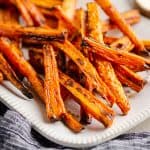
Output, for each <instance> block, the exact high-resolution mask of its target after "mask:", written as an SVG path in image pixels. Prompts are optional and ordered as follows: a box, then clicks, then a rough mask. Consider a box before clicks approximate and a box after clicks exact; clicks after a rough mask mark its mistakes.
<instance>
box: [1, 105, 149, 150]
mask: <svg viewBox="0 0 150 150" xmlns="http://www.w3.org/2000/svg"><path fill="white" fill-rule="evenodd" d="M39 149H41V150H46V149H47V150H61V149H65V150H71V148H67V147H63V146H61V145H57V144H55V143H53V142H50V141H48V140H47V139H45V138H44V137H42V136H41V135H40V134H38V133H37V132H36V131H34V130H33V129H32V128H31V126H30V123H29V122H28V121H27V120H26V119H25V118H24V117H22V116H21V115H20V114H19V113H17V112H15V111H11V110H8V109H7V108H6V107H5V106H4V105H3V104H1V103H0V150H39ZM90 149H91V150H150V133H145V132H144V133H131V134H124V135H121V136H119V137H117V138H115V139H113V140H111V141H108V142H105V143H103V144H100V145H98V146H96V147H93V148H90Z"/></svg>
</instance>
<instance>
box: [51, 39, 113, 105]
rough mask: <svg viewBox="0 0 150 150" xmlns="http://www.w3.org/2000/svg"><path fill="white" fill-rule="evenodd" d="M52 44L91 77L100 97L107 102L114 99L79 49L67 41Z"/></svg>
mask: <svg viewBox="0 0 150 150" xmlns="http://www.w3.org/2000/svg"><path fill="white" fill-rule="evenodd" d="M52 45H53V46H54V47H57V48H59V49H60V50H62V51H63V52H64V53H65V54H66V55H67V56H69V57H70V58H71V59H72V60H73V61H74V62H75V63H76V65H77V66H78V67H79V68H80V70H81V71H82V72H83V73H84V74H85V75H86V77H87V78H89V79H91V83H93V84H94V85H95V86H96V89H97V91H98V92H99V93H100V94H101V95H102V97H104V98H105V99H106V100H107V101H108V102H113V101H114V96H113V95H112V93H111V91H110V90H109V88H108V87H107V86H106V84H105V83H104V82H103V80H102V79H101V78H100V77H99V75H98V73H97V71H96V69H95V68H94V66H93V65H92V64H91V63H90V61H89V60H88V59H87V58H86V57H84V56H83V55H82V53H81V52H80V51H79V50H77V49H76V48H75V47H74V46H73V45H72V44H71V43H70V42H69V41H65V42H64V43H63V44H61V43H58V42H52Z"/></svg>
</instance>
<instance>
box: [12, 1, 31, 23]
mask: <svg viewBox="0 0 150 150" xmlns="http://www.w3.org/2000/svg"><path fill="white" fill-rule="evenodd" d="M13 3H14V4H15V6H16V7H17V8H18V10H19V12H20V13H21V15H22V18H23V19H24V21H25V23H26V24H27V25H28V26H33V21H32V18H31V16H30V14H29V12H28V10H27V9H26V7H25V5H24V2H23V1H22V0H14V1H13Z"/></svg>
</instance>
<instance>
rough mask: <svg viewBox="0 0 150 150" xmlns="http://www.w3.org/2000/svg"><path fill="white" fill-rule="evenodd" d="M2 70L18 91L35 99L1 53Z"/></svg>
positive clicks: (0, 64) (0, 66)
mask: <svg viewBox="0 0 150 150" xmlns="http://www.w3.org/2000/svg"><path fill="white" fill-rule="evenodd" d="M0 62H1V63H0V70H1V72H2V73H3V74H4V76H5V77H6V78H7V80H9V81H10V82H11V83H12V84H13V85H14V86H15V87H16V88H17V89H19V90H20V91H21V92H22V93H23V94H24V95H25V96H27V97H28V98H33V96H32V94H31V92H29V90H28V88H27V87H25V86H24V85H23V83H22V82H21V81H20V80H19V79H18V77H17V76H16V74H15V72H14V71H13V69H12V68H11V66H10V65H9V64H8V63H7V61H6V59H5V58H4V57H3V55H2V54H1V53H0Z"/></svg>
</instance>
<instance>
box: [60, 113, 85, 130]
mask: <svg viewBox="0 0 150 150" xmlns="http://www.w3.org/2000/svg"><path fill="white" fill-rule="evenodd" d="M62 121H63V122H64V124H66V125H67V126H68V127H69V128H70V129H71V130H72V131H73V132H75V133H78V132H80V131H81V130H83V129H84V126H83V125H82V124H80V123H79V122H78V121H77V120H76V119H75V118H74V117H73V116H72V115H71V114H69V113H65V114H64V115H63V118H62Z"/></svg>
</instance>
